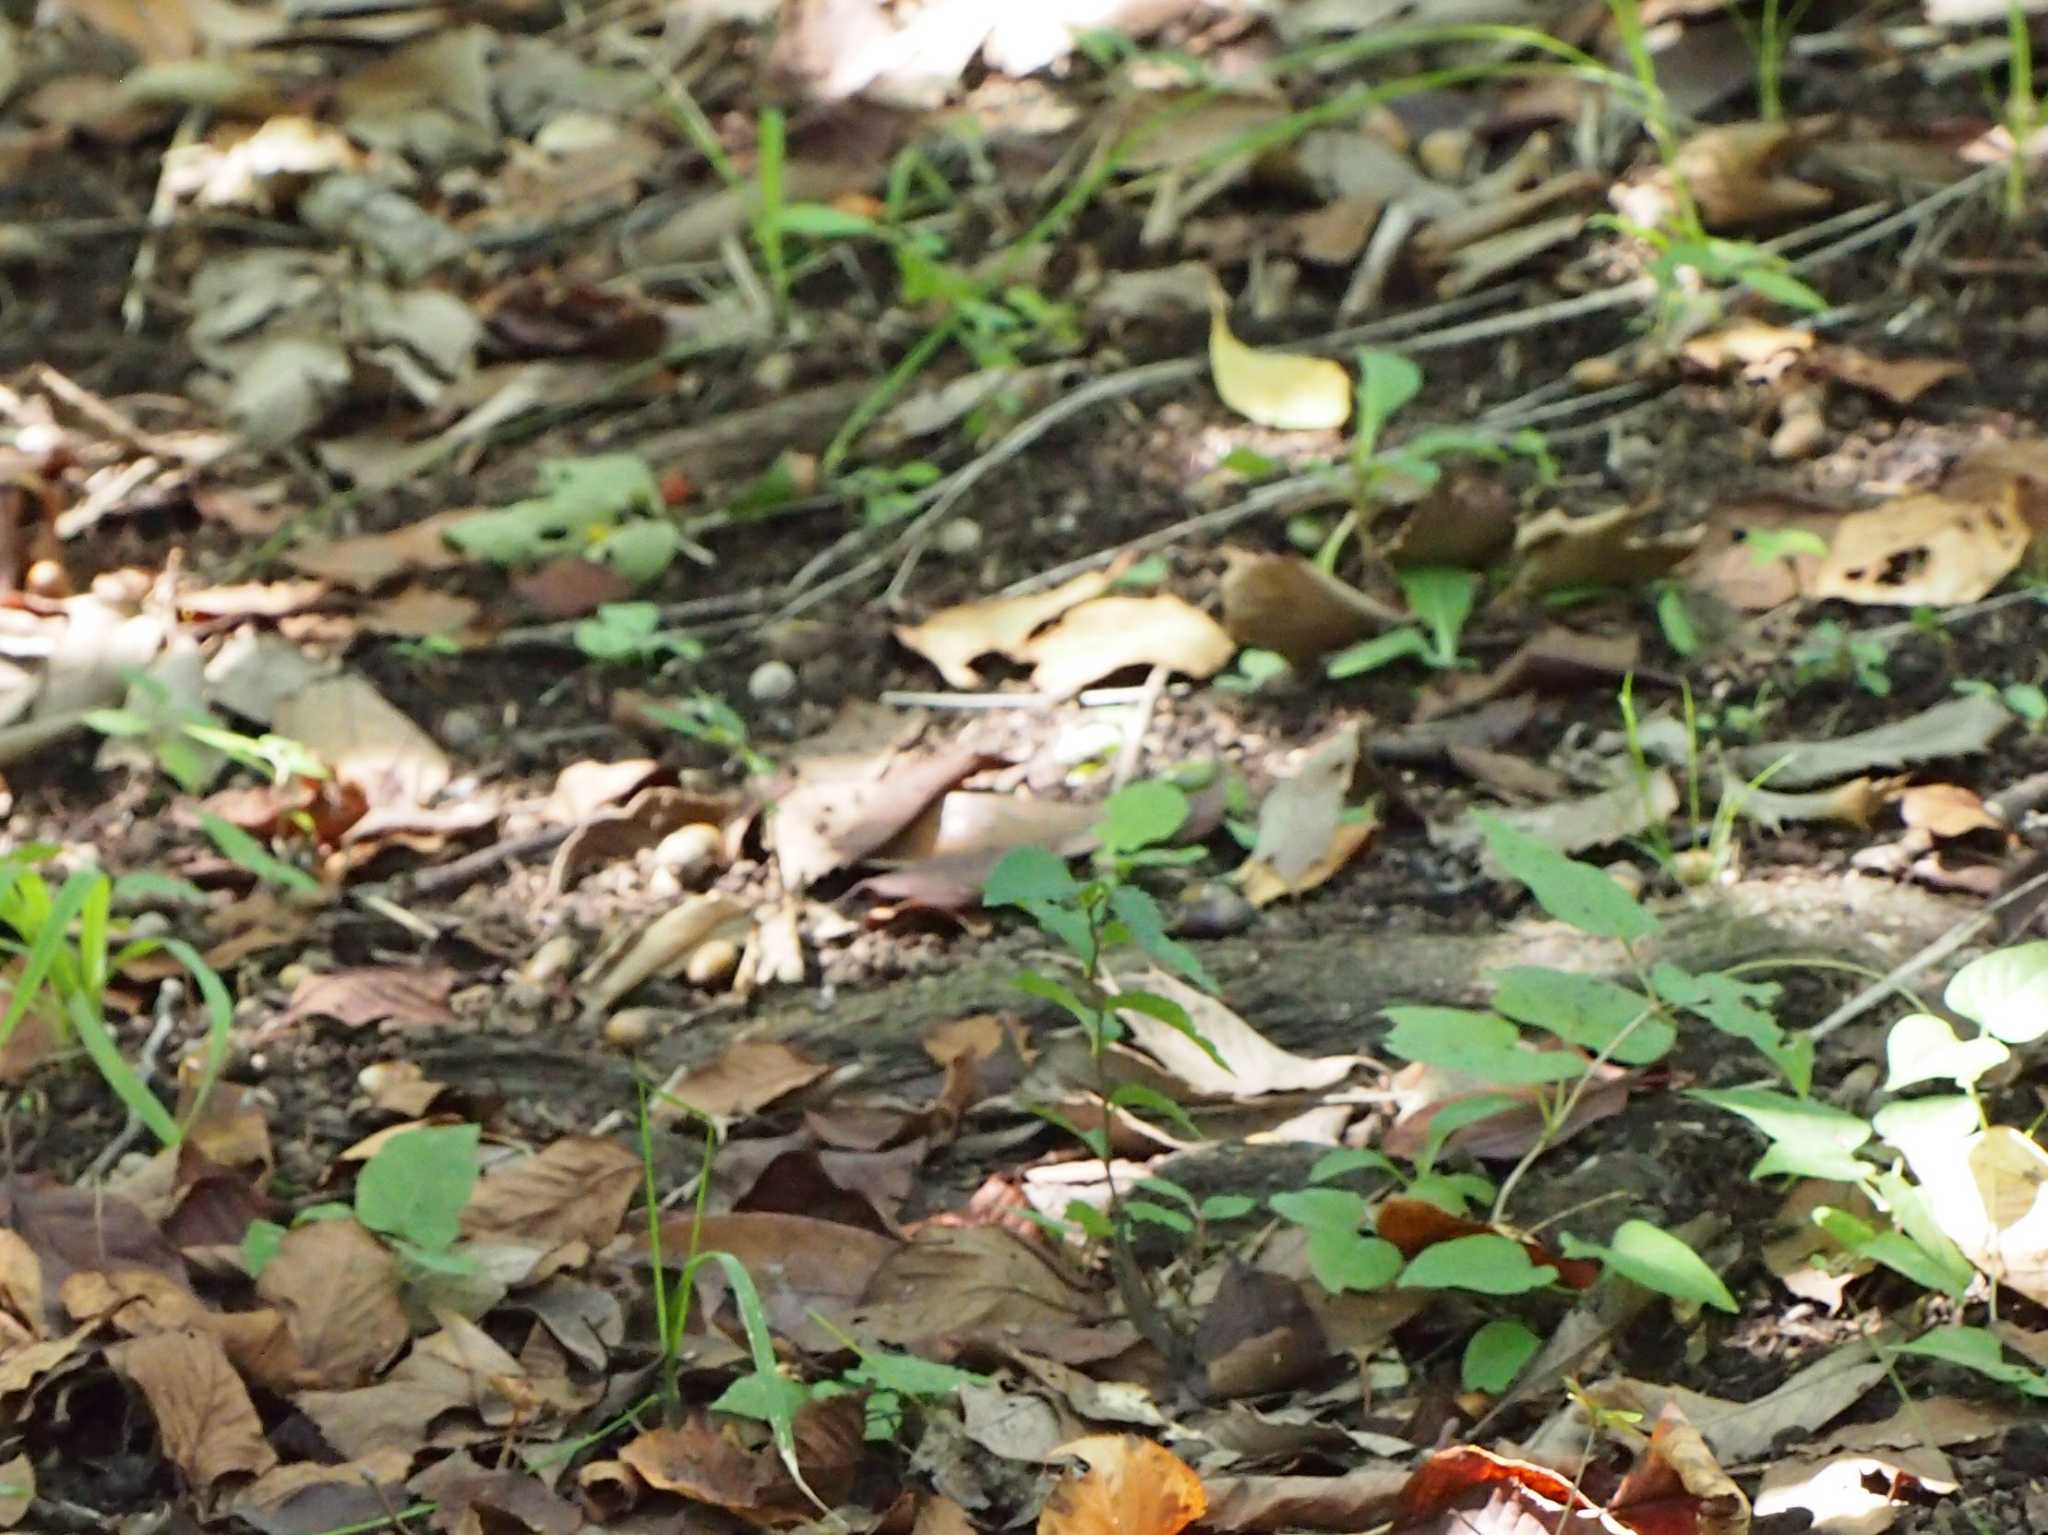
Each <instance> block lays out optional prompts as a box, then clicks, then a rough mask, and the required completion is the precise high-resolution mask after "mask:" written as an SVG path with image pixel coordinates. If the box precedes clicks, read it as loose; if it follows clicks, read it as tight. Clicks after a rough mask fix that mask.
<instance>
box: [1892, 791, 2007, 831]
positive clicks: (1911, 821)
mask: <svg viewBox="0 0 2048 1535" xmlns="http://www.w3.org/2000/svg"><path fill="white" fill-rule="evenodd" d="M1898 805H1899V819H1900V820H1902V821H1904V822H1905V823H1906V824H1907V825H1908V826H1910V827H1912V828H1914V829H1915V830H1916V831H1924V832H1926V833H1927V834H1928V835H1929V836H1931V837H1940V838H1948V837H1967V836H1968V835H1969V834H1970V833H1971V832H1973V831H1997V832H2002V831H2004V830H2006V825H2005V822H2003V821H2001V820H2000V819H1999V818H1998V817H1997V816H1995V815H1993V814H1992V813H1991V812H1990V810H1988V809H1987V808H1986V807H1985V804H1984V801H1983V799H1982V798H1981V797H1979V796H1978V795H1977V794H1976V793H1975V792H1974V791H1973V790H1970V789H1965V788H1964V787H1963V786H1962V785H1961V784H1952V783H1924V784H1915V785H1914V786H1913V787H1912V788H1910V789H1902V790H1900V791H1899V795H1898Z"/></svg>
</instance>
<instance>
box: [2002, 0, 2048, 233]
mask: <svg viewBox="0 0 2048 1535" xmlns="http://www.w3.org/2000/svg"><path fill="white" fill-rule="evenodd" d="M2031 23H2032V18H2031V17H2029V16H2028V14H2027V11H2026V8H2025V7H2024V6H2022V5H2021V4H2020V0H2007V5H2006V11H2005V30H2006V36H2007V37H2008V38H2010V39H2011V42H2012V49H2011V55H2010V57H2009V59H2008V60H2007V63H2006V69H2007V78H2006V87H2005V112H2004V120H2003V126H2004V128H2005V131H2006V135H2007V137H2009V138H2010V139H2011V140H2012V146H2011V153H2010V154H2009V155H2008V156H2007V158H2006V162H2005V197H2004V205H2005V217H2006V220H2007V222H2009V223H2014V224H2017V223H2018V222H2019V221H2020V220H2021V219H2022V218H2024V217H2025V216H2026V212H2027V163H2028V161H2029V160H2030V159H2031V158H2032V157H2033V154H2034V135H2035V134H2037V133H2039V132H2040V131H2041V126H2042V123H2043V121H2044V120H2048V112H2044V103H2043V100H2042V98H2041V97H2040V96H2038V95H2036V94H2035V93H2034V33H2033V27H2032V24H2031Z"/></svg>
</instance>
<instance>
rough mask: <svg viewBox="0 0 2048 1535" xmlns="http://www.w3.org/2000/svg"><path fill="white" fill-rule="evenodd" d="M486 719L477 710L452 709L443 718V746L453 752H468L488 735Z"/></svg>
mask: <svg viewBox="0 0 2048 1535" xmlns="http://www.w3.org/2000/svg"><path fill="white" fill-rule="evenodd" d="M486 733H487V732H486V730H485V726H484V717H483V715H482V713H481V712H479V711H478V710H475V709H450V710H449V711H448V712H447V713H446V714H444V715H442V716H441V744H442V745H443V746H446V747H448V748H449V749H450V750H453V751H467V750H468V749H469V748H470V747H472V746H475V745H476V744H477V743H478V742H480V741H482V740H483V738H484V736H485V734H486Z"/></svg>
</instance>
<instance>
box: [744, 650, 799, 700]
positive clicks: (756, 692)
mask: <svg viewBox="0 0 2048 1535" xmlns="http://www.w3.org/2000/svg"><path fill="white" fill-rule="evenodd" d="M795 691H796V668H795V667H793V666H791V665H790V664H789V663H788V662H787V661H763V662H762V663H761V664H760V665H759V666H757V667H755V668H754V671H753V674H752V675H751V676H749V677H748V678H747V696H748V697H749V698H751V699H753V700H754V702H755V703H758V704H772V703H780V702H781V701H782V700H783V699H785V698H787V697H789V695H790V694H792V693H794V692H795Z"/></svg>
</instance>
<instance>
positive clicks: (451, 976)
mask: <svg viewBox="0 0 2048 1535" xmlns="http://www.w3.org/2000/svg"><path fill="white" fill-rule="evenodd" d="M455 981H456V974H455V972H454V971H453V970H447V969H436V970H427V969H403V968H400V967H398V966H395V965H390V966H386V965H373V966H367V967H365V968H363V969H360V970H338V971H335V972H333V973H332V974H329V975H309V976H307V977H306V978H305V979H304V980H302V981H300V982H299V984H298V985H297V986H295V987H293V988H292V995H291V1000H290V1001H289V1002H288V1003H286V1004H285V1010H284V1011H283V1012H282V1013H280V1014H279V1015H278V1018H277V1025H278V1026H280V1027H281V1026H283V1025H286V1024H291V1023H298V1022H301V1021H303V1020H305V1019H308V1018H333V1019H336V1020H338V1021H339V1022H341V1023H342V1024H344V1025H346V1026H347V1027H349V1028H352V1029H360V1028H363V1027H365V1026H366V1025H368V1024H372V1023H376V1024H382V1025H383V1026H384V1028H385V1030H386V1032H391V1031H395V1030H398V1029H424V1028H444V1027H447V1026H449V1025H451V1024H453V1023H454V1022H455V1012H454V1010H453V1009H452V1008H450V1007H449V1006H448V993H449V992H450V991H452V990H453V989H454V987H455Z"/></svg>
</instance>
